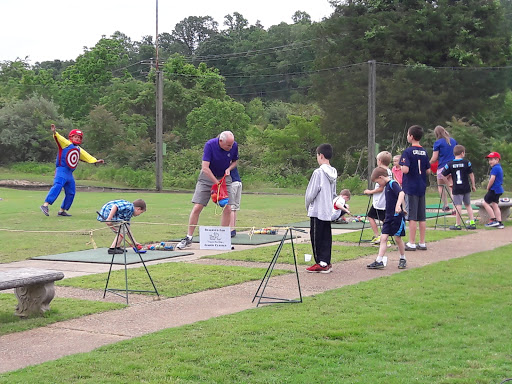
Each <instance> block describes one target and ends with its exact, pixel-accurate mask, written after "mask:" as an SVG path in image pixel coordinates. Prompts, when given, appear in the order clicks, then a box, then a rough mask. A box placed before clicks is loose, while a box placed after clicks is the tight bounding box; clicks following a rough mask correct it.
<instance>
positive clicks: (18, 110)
mask: <svg viewBox="0 0 512 384" xmlns="http://www.w3.org/2000/svg"><path fill="white" fill-rule="evenodd" d="M52 123H55V124H56V125H57V127H58V129H59V131H60V133H61V134H63V135H64V136H65V135H66V134H67V131H68V130H69V129H70V128H71V122H70V121H69V120H66V119H64V118H63V117H62V116H60V115H59V114H58V112H57V107H56V106H55V104H54V103H53V102H51V101H48V100H46V99H44V98H43V97H41V96H37V95H35V96H32V97H30V98H29V99H27V100H17V101H12V102H9V103H8V104H6V105H5V106H4V107H3V108H2V109H0V161H1V162H2V163H13V162H19V161H52V160H53V159H55V153H56V146H55V141H54V140H53V138H52V134H51V131H50V124H52ZM62 128H64V129H63V130H62Z"/></svg>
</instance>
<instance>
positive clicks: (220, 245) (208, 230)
mask: <svg viewBox="0 0 512 384" xmlns="http://www.w3.org/2000/svg"><path fill="white" fill-rule="evenodd" d="M199 248H200V249H211V250H217V249H221V250H223V249H227V250H230V249H231V228H230V227H202V226H201V227H199Z"/></svg>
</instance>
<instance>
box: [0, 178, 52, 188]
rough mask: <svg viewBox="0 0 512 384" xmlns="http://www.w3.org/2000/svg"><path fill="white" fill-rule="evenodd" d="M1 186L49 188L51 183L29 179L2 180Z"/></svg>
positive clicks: (0, 181)
mask: <svg viewBox="0 0 512 384" xmlns="http://www.w3.org/2000/svg"><path fill="white" fill-rule="evenodd" d="M0 187H6V188H27V189H30V188H48V187H51V184H47V183H42V182H39V181H29V180H0Z"/></svg>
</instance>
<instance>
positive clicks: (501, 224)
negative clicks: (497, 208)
mask: <svg viewBox="0 0 512 384" xmlns="http://www.w3.org/2000/svg"><path fill="white" fill-rule="evenodd" d="M496 228H499V229H503V228H505V226H504V225H503V223H502V222H501V221H498V225H497V226H496Z"/></svg>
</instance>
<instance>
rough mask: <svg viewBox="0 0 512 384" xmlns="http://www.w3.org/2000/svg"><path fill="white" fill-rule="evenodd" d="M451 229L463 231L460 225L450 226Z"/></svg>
mask: <svg viewBox="0 0 512 384" xmlns="http://www.w3.org/2000/svg"><path fill="white" fill-rule="evenodd" d="M450 229H451V230H452V231H460V230H462V227H461V226H460V225H450Z"/></svg>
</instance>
